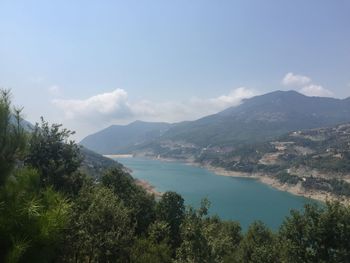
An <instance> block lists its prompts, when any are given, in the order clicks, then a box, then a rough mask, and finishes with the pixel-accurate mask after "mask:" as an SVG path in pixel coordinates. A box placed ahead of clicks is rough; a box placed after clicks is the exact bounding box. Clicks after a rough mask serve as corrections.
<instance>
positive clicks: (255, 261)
mask: <svg viewBox="0 0 350 263" xmlns="http://www.w3.org/2000/svg"><path fill="white" fill-rule="evenodd" d="M237 256H238V259H239V260H238V262H247V263H248V262H249V263H269V262H271V263H274V262H276V261H278V260H277V259H278V251H277V250H276V246H275V237H274V235H273V234H272V232H271V230H269V229H268V228H267V227H266V226H265V225H264V224H263V223H262V222H254V223H253V224H252V225H250V226H249V229H248V232H247V233H246V234H245V236H244V238H243V240H242V242H241V243H240V245H239V249H238V252H237Z"/></svg>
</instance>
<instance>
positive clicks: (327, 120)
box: [163, 91, 350, 147]
mask: <svg viewBox="0 0 350 263" xmlns="http://www.w3.org/2000/svg"><path fill="white" fill-rule="evenodd" d="M346 121H350V101H349V100H340V99H334V98H321V97H308V96H304V95H302V94H300V93H298V92H296V91H275V92H272V93H268V94H265V95H261V96H256V97H253V98H251V99H247V100H245V101H244V102H243V103H242V104H241V105H239V106H236V107H231V108H228V109H226V110H224V111H222V112H219V113H217V114H214V115H211V116H207V117H204V118H201V119H199V120H196V121H193V122H187V123H183V124H180V125H177V126H175V127H173V128H172V129H169V131H168V132H166V133H165V134H164V136H163V138H164V139H168V140H173V141H174V140H175V141H186V142H191V143H193V144H195V145H198V146H201V147H207V146H208V145H218V146H222V145H227V144H232V143H239V142H242V141H261V140H268V139H271V138H274V137H275V136H278V135H281V134H284V133H286V132H288V131H293V130H299V129H310V128H317V127H322V126H329V125H334V124H337V123H341V122H346Z"/></svg>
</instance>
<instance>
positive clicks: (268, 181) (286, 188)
mask: <svg viewBox="0 0 350 263" xmlns="http://www.w3.org/2000/svg"><path fill="white" fill-rule="evenodd" d="M109 156H113V157H110V158H135V157H139V158H145V159H150V160H158V161H162V162H181V163H183V164H185V165H192V166H196V167H201V168H204V169H206V170H208V171H210V172H212V173H214V174H215V175H217V176H227V177H235V178H249V179H252V180H258V181H259V182H260V183H262V184H265V185H268V186H270V187H272V188H273V189H277V190H279V191H283V192H288V193H290V194H292V195H295V196H301V197H304V198H309V199H312V200H316V201H320V202H323V203H325V202H326V201H339V202H341V203H343V204H346V205H350V199H349V198H346V197H340V196H335V195H333V194H331V193H329V192H324V191H316V190H308V191H306V190H305V188H303V187H302V185H301V183H298V184H296V185H290V184H282V183H280V182H279V181H278V180H277V179H275V178H272V177H271V176H269V175H266V174H263V173H253V174H250V173H244V172H239V171H229V170H226V169H224V168H221V167H215V166H212V165H202V164H199V163H196V162H194V161H193V160H190V159H187V160H186V159H181V160H180V159H174V158H160V157H151V156H137V155H136V156H135V155H132V154H127V155H122V156H127V157H120V155H109ZM114 156H118V157H114ZM135 180H139V179H135ZM140 185H141V186H142V187H143V188H144V189H145V190H146V191H148V192H149V193H152V194H154V195H155V196H156V197H160V196H161V195H162V194H163V193H162V192H158V191H157V190H155V187H154V186H153V185H151V184H150V183H149V182H147V181H143V183H140Z"/></svg>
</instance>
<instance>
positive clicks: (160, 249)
mask: <svg viewBox="0 0 350 263" xmlns="http://www.w3.org/2000/svg"><path fill="white" fill-rule="evenodd" d="M130 262H131V263H171V262H172V258H171V249H170V247H169V246H168V245H167V244H166V243H164V242H161V243H155V242H154V241H153V240H150V239H146V238H140V239H137V240H136V241H135V243H134V246H133V248H132V250H131V255H130Z"/></svg>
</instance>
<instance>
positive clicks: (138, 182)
mask: <svg viewBox="0 0 350 263" xmlns="http://www.w3.org/2000/svg"><path fill="white" fill-rule="evenodd" d="M134 180H135V183H136V185H138V186H141V187H142V188H143V189H145V190H146V192H147V193H149V194H151V195H154V196H155V197H156V198H160V197H162V195H163V193H162V192H159V191H157V190H156V188H155V186H154V185H151V184H150V183H149V182H148V181H146V180H141V179H137V178H134Z"/></svg>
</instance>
